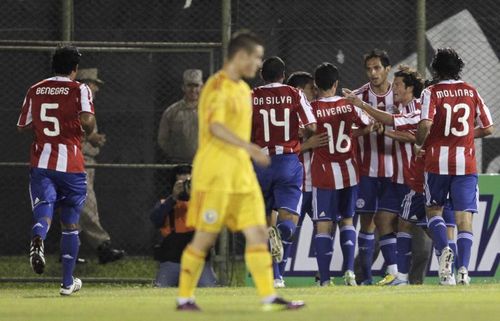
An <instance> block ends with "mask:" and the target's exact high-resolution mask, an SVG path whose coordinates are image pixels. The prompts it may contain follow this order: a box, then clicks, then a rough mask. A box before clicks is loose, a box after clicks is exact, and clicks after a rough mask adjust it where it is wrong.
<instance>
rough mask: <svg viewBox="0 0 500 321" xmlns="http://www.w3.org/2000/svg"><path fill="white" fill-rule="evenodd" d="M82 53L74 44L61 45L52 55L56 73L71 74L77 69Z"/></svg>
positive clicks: (53, 68) (53, 67)
mask: <svg viewBox="0 0 500 321" xmlns="http://www.w3.org/2000/svg"><path fill="white" fill-rule="evenodd" d="M81 56H82V54H81V53H80V51H79V50H78V48H76V47H73V46H59V47H57V48H56V51H55V52H54V55H53V56H52V70H53V71H54V73H56V74H60V75H69V74H71V72H72V71H76V69H77V66H78V64H79V63H80V57H81Z"/></svg>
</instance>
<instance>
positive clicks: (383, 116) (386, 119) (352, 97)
mask: <svg viewBox="0 0 500 321" xmlns="http://www.w3.org/2000/svg"><path fill="white" fill-rule="evenodd" d="M342 93H343V94H344V97H345V98H346V99H347V100H348V101H349V102H350V103H351V104H353V105H354V106H356V107H358V108H361V109H362V110H363V111H364V112H366V113H367V114H368V115H370V116H371V117H373V118H374V119H375V120H377V121H379V122H381V123H383V124H384V125H390V126H392V125H393V119H392V115H391V114H389V113H388V112H385V111H382V110H378V109H376V108H373V107H372V106H370V105H369V104H367V103H365V102H364V101H362V100H361V98H359V97H358V96H357V95H356V94H355V93H354V92H353V91H352V90H349V89H347V88H342Z"/></svg>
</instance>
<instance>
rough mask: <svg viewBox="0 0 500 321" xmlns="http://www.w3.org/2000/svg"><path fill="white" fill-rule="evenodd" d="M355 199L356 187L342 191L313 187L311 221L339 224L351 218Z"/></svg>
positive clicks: (356, 195) (356, 194)
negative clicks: (344, 219)
mask: <svg viewBox="0 0 500 321" xmlns="http://www.w3.org/2000/svg"><path fill="white" fill-rule="evenodd" d="M357 198H358V188H357V186H352V187H347V188H343V189H322V188H315V187H313V201H312V203H313V220H314V221H334V222H339V221H340V220H342V219H343V218H350V217H353V216H354V206H355V203H356V199H357Z"/></svg>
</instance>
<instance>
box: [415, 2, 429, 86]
mask: <svg viewBox="0 0 500 321" xmlns="http://www.w3.org/2000/svg"><path fill="white" fill-rule="evenodd" d="M416 27H417V68H418V72H419V73H420V74H421V75H422V76H424V77H425V70H426V65H427V62H426V38H425V28H426V19H425V0H418V2H417V26H416Z"/></svg>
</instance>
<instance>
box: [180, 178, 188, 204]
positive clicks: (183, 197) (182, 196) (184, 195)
mask: <svg viewBox="0 0 500 321" xmlns="http://www.w3.org/2000/svg"><path fill="white" fill-rule="evenodd" d="M190 193H191V179H190V178H188V179H186V180H185V181H184V182H183V183H182V192H181V193H180V194H179V197H178V199H179V200H180V201H185V202H187V201H189V196H190Z"/></svg>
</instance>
